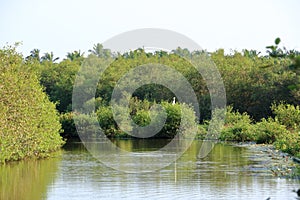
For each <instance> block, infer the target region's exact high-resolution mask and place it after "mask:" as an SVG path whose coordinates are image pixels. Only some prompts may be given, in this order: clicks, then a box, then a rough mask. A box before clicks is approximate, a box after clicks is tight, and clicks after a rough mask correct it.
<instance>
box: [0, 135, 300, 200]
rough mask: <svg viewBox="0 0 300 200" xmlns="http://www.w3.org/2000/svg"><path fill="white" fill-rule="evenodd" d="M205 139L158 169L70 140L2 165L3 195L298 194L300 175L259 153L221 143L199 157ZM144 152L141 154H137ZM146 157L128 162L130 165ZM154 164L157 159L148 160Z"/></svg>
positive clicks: (139, 147) (138, 148) (131, 146)
mask: <svg viewBox="0 0 300 200" xmlns="http://www.w3.org/2000/svg"><path fill="white" fill-rule="evenodd" d="M114 142H115V143H116V144H117V145H118V146H119V147H120V148H122V149H125V150H128V151H132V152H149V151H152V150H155V149H157V148H159V147H162V146H164V145H165V144H166V143H167V141H164V140H152V141H151V140H117V141H114ZM200 146H201V141H194V142H193V143H192V145H191V147H190V148H189V149H188V151H186V152H185V153H184V154H183V156H182V157H181V158H180V159H178V160H177V161H176V162H175V163H172V164H171V165H169V166H168V167H166V168H163V169H161V170H159V171H156V172H153V173H142V174H140V173H130V174H128V173H124V172H120V171H117V170H113V169H111V168H108V167H106V166H104V165H103V164H101V162H100V161H98V160H97V159H95V158H93V157H92V156H91V155H90V154H89V152H87V151H86V149H85V147H84V146H83V144H82V143H80V142H74V143H69V144H67V145H66V146H65V147H64V150H63V151H62V153H61V154H60V155H57V156H56V157H55V158H51V159H46V160H39V161H32V160H31V161H22V162H18V163H12V164H8V165H5V166H0V199H1V200H6V199H13V200H15V199H16V200H19V199H28V200H29V199H30V200H34V199H53V200H57V199H58V200H59V199H78V200H81V199H231V200H234V199H267V198H268V197H271V199H272V200H273V199H295V198H296V194H295V193H293V192H292V190H293V189H298V188H300V182H299V180H293V179H283V178H277V177H273V176H272V174H271V173H270V172H268V171H266V170H261V169H259V170H255V169H253V168H251V166H253V165H254V164H255V163H253V161H252V160H251V159H250V157H251V156H253V153H252V152H250V151H249V150H248V149H246V148H243V147H234V146H230V145H225V144H217V145H215V147H214V149H213V150H212V152H211V153H210V154H209V155H208V156H207V157H206V158H204V159H198V158H197V155H198V151H199V148H200ZM137 156H138V154H137ZM133 164H134V165H140V164H141V163H128V165H133ZM142 164H147V165H149V167H151V165H153V166H154V165H155V163H151V162H148V163H142Z"/></svg>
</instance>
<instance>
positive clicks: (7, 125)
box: [0, 48, 63, 163]
mask: <svg viewBox="0 0 300 200" xmlns="http://www.w3.org/2000/svg"><path fill="white" fill-rule="evenodd" d="M0 80H1V81H0V163H3V162H6V161H12V160H20V159H24V158H27V157H46V156H48V153H49V152H52V151H55V150H57V149H59V148H60V147H61V145H62V144H63V140H62V138H61V137H60V135H59V132H60V129H61V125H60V123H59V117H58V113H57V111H56V109H55V105H54V104H53V103H51V102H50V101H49V99H48V96H47V95H46V94H45V93H44V92H43V89H42V87H41V85H40V84H39V79H38V76H37V70H36V67H35V66H33V65H32V64H30V63H24V62H23V58H22V57H21V56H20V55H18V54H17V53H16V52H15V50H14V49H13V48H9V49H3V50H0Z"/></svg>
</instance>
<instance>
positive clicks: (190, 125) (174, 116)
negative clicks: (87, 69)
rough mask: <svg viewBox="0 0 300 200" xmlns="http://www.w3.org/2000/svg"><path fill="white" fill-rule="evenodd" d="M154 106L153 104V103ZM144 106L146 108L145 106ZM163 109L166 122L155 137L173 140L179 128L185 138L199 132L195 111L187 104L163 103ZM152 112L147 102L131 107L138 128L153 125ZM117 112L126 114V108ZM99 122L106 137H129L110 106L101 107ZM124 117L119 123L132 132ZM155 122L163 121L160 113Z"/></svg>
mask: <svg viewBox="0 0 300 200" xmlns="http://www.w3.org/2000/svg"><path fill="white" fill-rule="evenodd" d="M151 104H153V103H151ZM143 105H144V106H143ZM145 105H146V106H145ZM161 105H162V107H163V108H164V109H165V111H166V114H167V119H166V122H165V124H164V126H163V128H162V129H161V131H159V132H158V133H157V134H156V135H154V136H153V137H158V138H173V137H174V136H175V135H176V134H177V133H178V130H179V127H181V128H182V131H183V134H184V135H185V136H189V135H192V134H193V133H196V131H197V130H195V129H194V127H195V123H196V117H195V113H194V111H193V110H192V109H191V108H190V107H189V106H188V105H186V104H175V105H173V104H171V103H168V102H162V103H161ZM149 110H150V103H149V102H148V101H147V100H145V102H143V101H141V102H137V101H136V100H135V101H134V105H132V104H131V105H130V113H131V118H132V120H133V122H134V123H136V124H137V125H138V126H147V125H149V124H150V123H151V118H150V115H149ZM116 111H117V112H118V113H120V114H122V113H124V112H126V110H124V108H122V107H119V108H116ZM96 114H97V116H98V121H99V124H100V126H101V128H102V129H103V130H104V132H105V134H106V136H108V137H128V134H127V133H125V132H123V131H122V130H120V128H119V127H118V125H117V123H116V122H115V119H114V118H113V113H112V110H111V107H110V106H103V107H100V108H99V109H98V110H97V112H96ZM183 114H184V115H185V117H186V119H188V120H184V121H181V116H182V115H183ZM121 117H123V115H120V116H119V119H118V121H119V122H120V123H123V124H122V126H123V127H125V128H126V129H127V130H130V131H131V130H132V128H133V127H132V125H131V124H124V123H127V121H126V120H125V121H123V120H122V118H121ZM152 120H153V121H158V122H159V121H162V116H161V115H160V114H159V113H154V114H153V118H152Z"/></svg>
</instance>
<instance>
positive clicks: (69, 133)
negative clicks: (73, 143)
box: [59, 112, 78, 138]
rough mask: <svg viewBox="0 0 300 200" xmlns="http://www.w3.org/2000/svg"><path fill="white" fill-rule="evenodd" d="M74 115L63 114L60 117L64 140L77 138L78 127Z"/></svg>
mask: <svg viewBox="0 0 300 200" xmlns="http://www.w3.org/2000/svg"><path fill="white" fill-rule="evenodd" d="M73 116H74V113H72V112H69V113H63V114H60V116H59V121H60V123H61V126H62V129H63V132H62V133H61V134H60V135H61V136H62V137H64V138H69V137H77V136H78V135H77V132H76V127H75V123H74V119H73Z"/></svg>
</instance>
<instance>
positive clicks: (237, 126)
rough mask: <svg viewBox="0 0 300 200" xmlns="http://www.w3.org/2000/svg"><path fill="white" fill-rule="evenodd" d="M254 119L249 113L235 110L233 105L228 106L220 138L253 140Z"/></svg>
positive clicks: (242, 140)
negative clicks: (252, 127)
mask: <svg viewBox="0 0 300 200" xmlns="http://www.w3.org/2000/svg"><path fill="white" fill-rule="evenodd" d="M251 123H252V120H251V118H250V116H249V115H248V114H247V113H242V114H241V113H239V112H238V111H233V108H232V107H231V106H228V107H227V112H226V118H225V125H224V128H223V130H222V132H221V135H220V139H221V140H226V141H238V142H245V141H252V140H253V139H254V135H253V132H252V130H251V126H252V124H251Z"/></svg>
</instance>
